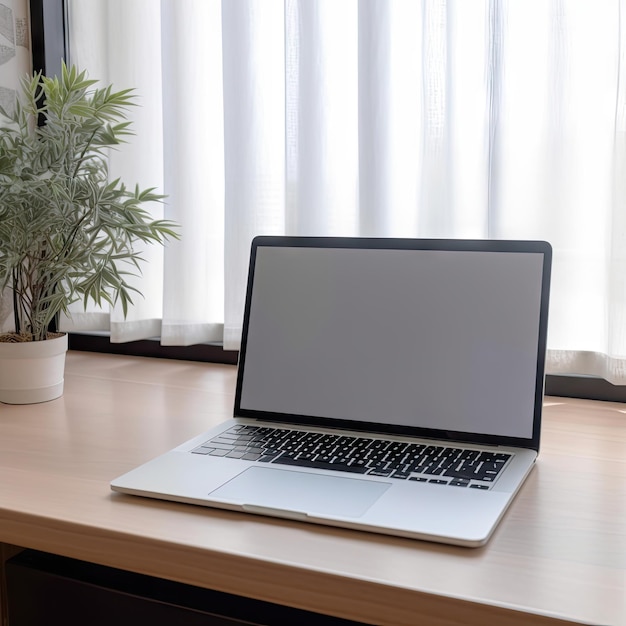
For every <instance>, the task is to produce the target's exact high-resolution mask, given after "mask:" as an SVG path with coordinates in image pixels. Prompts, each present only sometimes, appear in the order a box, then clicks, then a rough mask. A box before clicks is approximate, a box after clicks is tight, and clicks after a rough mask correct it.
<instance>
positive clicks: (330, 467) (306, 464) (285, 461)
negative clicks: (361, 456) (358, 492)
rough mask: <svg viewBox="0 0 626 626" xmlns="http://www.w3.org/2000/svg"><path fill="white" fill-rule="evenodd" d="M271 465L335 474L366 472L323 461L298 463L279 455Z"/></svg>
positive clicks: (293, 459) (360, 468)
mask: <svg viewBox="0 0 626 626" xmlns="http://www.w3.org/2000/svg"><path fill="white" fill-rule="evenodd" d="M272 463H277V464H279V465H294V466H296V467H310V468H312V469H323V470H334V471H337V472H350V473H352V474H365V473H366V472H367V468H366V467H355V466H353V465H345V464H341V463H325V462H323V461H317V460H315V461H300V460H299V459H295V458H293V457H289V456H285V455H281V456H279V457H278V458H277V459H275V460H274V461H272Z"/></svg>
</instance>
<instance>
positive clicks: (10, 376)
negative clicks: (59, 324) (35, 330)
mask: <svg viewBox="0 0 626 626" xmlns="http://www.w3.org/2000/svg"><path fill="white" fill-rule="evenodd" d="M66 353H67V335H63V336H62V337H57V338H55V339H47V340H46V341H28V342H23V343H2V342H0V402H5V403H6V404H35V403H37V402H47V401H48V400H54V399H55V398H58V397H59V396H61V395H62V394H63V375H64V371H65V354H66Z"/></svg>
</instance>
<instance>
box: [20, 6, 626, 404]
mask: <svg viewBox="0 0 626 626" xmlns="http://www.w3.org/2000/svg"><path fill="white" fill-rule="evenodd" d="M30 15H31V42H32V57H33V70H34V71H42V72H43V73H44V74H47V75H55V74H58V73H59V72H60V69H61V60H62V59H63V60H64V59H66V58H67V56H68V50H69V41H68V33H67V28H66V23H67V22H66V17H67V7H66V2H65V0H30ZM69 347H70V349H71V350H84V351H91V352H106V353H112V354H125V355H134V356H148V357H158V358H167V359H180V360H188V361H203V362H209V363H227V364H232V365H235V364H236V363H237V358H238V353H237V352H236V351H226V350H224V349H223V348H222V346H221V345H216V344H198V345H194V346H161V345H160V344H159V342H158V341H157V340H152V339H150V340H143V341H132V342H129V343H120V344H115V343H111V342H110V340H109V337H108V335H106V334H103V333H97V334H86V333H85V334H83V333H70V335H69ZM545 389H546V394H547V395H553V396H563V397H572V398H586V399H593V400H608V401H612V402H626V386H617V385H612V384H611V383H609V382H607V381H606V380H604V379H601V378H595V377H587V376H556V375H550V374H549V375H547V376H546V387H545Z"/></svg>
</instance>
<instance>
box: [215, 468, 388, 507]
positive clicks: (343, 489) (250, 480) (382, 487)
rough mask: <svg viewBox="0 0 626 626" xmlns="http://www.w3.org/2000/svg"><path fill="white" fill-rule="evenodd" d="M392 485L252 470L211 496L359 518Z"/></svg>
mask: <svg viewBox="0 0 626 626" xmlns="http://www.w3.org/2000/svg"><path fill="white" fill-rule="evenodd" d="M390 486H391V485H390V484H389V483H383V482H375V481H373V480H363V479H361V480H358V479H355V478H343V477H338V476H323V475H321V474H308V473H306V472H298V471H290V470H281V469H274V468H271V467H250V468H248V469H247V470H245V471H243V472H242V473H241V474H239V475H237V476H235V478H233V479H232V480H230V481H228V482H227V483H226V484H224V485H222V486H221V487H218V488H217V489H215V490H214V491H212V492H211V495H212V496H215V497H216V498H219V499H220V500H226V501H228V502H232V503H236V504H242V505H253V506H258V507H267V508H272V509H281V510H285V511H296V512H299V513H307V514H321V515H330V516H338V517H359V516H360V515H363V513H365V511H367V509H369V507H370V506H372V504H374V502H376V500H378V498H380V496H382V494H383V493H385V491H387V489H389V487H390Z"/></svg>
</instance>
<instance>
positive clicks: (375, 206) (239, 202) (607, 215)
mask: <svg viewBox="0 0 626 626" xmlns="http://www.w3.org/2000/svg"><path fill="white" fill-rule="evenodd" d="M623 9H624V6H623V2H621V1H620V0H599V1H598V2H593V3H591V2H588V1H587V0H510V1H505V0H486V1H484V2H458V1H447V2H446V1H445V0H422V1H421V2H420V1H416V0H341V2H338V1H337V0H224V1H223V2H219V1H217V0H184V1H180V0H178V1H177V0H161V1H157V0H90V2H84V1H81V0H72V1H70V11H69V15H70V42H71V61H72V62H75V63H77V64H79V65H80V66H81V67H82V68H86V69H87V70H88V71H89V73H90V75H91V76H92V77H94V78H100V79H102V80H104V81H108V82H112V83H114V85H115V86H116V87H119V88H124V87H129V86H131V87H136V88H137V91H138V94H139V96H140V103H141V107H139V108H137V109H136V110H135V111H134V112H133V115H134V118H135V121H136V125H135V130H136V133H137V136H136V137H135V138H134V139H133V141H132V143H131V144H130V145H129V146H125V147H124V149H123V150H122V151H119V152H118V153H115V154H113V155H112V171H113V172H114V174H115V175H121V176H122V177H123V178H124V180H126V181H127V182H128V183H130V184H134V183H135V182H139V183H140V184H141V185H143V186H157V187H159V188H160V189H162V190H163V192H164V193H165V194H167V196H168V198H167V201H166V203H165V205H164V206H163V207H160V206H159V207H155V208H154V210H155V215H161V214H163V213H164V214H165V215H166V216H167V217H169V218H172V219H175V220H177V221H178V222H179V223H180V224H181V233H182V239H181V241H180V242H175V243H172V244H169V245H168V246H167V248H166V250H165V251H164V252H162V251H161V250H159V249H150V250H147V251H146V256H148V258H149V263H148V264H146V268H145V270H144V273H143V276H142V277H141V279H140V280H139V283H138V286H139V288H140V289H141V291H142V292H143V293H144V296H145V299H142V300H140V299H138V300H137V303H136V306H135V307H134V308H133V310H132V312H131V314H130V315H129V317H128V319H127V320H123V319H122V318H121V315H120V312H118V311H117V310H113V311H111V312H102V311H100V312H88V313H87V314H84V313H82V312H81V311H80V310H78V311H77V312H76V313H75V314H74V315H73V319H72V321H71V324H72V325H73V327H75V328H84V329H87V328H94V324H95V327H100V328H106V329H109V328H110V331H111V335H112V338H113V340H114V341H127V340H131V339H137V338H141V337H152V336H160V337H161V340H162V342H163V343H165V344H192V343H198V342H203V341H221V340H222V339H223V341H224V344H225V347H227V348H236V347H237V345H238V341H239V334H240V328H241V314H242V306H243V298H244V292H245V278H246V273H247V262H248V250H249V244H250V240H251V238H252V237H253V236H254V235H256V234H282V233H287V234H306V235H311V234H316V235H363V236H365V235H367V236H384V237H386V236H401V237H474V238H483V237H490V238H541V239H547V240H548V241H550V242H551V243H552V245H553V247H554V251H555V255H554V271H553V288H552V300H551V313H550V329H549V348H550V353H549V371H550V372H557V373H577V374H590V375H600V376H603V377H605V378H607V379H608V380H611V381H613V382H622V383H626V293H625V291H626V290H625V288H624V287H625V283H626V132H625V131H626V114H625V107H624V105H625V102H626V100H625V96H626V94H625V88H626V82H625V80H624V78H625V76H624V69H623V68H626V64H625V63H624V62H623V61H624V58H623V57H624V50H623V42H622V39H621V33H626V29H625V28H624V27H625V26H626V24H625V23H624V19H625V18H624V15H626V13H625V12H624V10H623Z"/></svg>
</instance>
